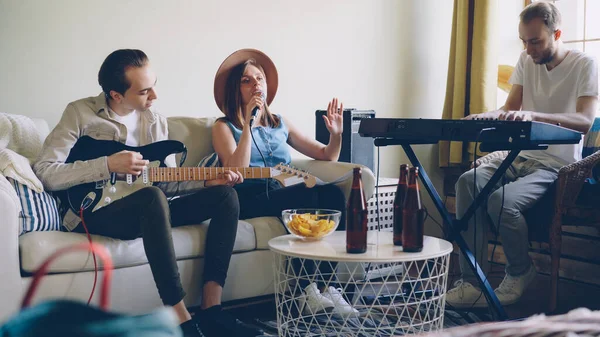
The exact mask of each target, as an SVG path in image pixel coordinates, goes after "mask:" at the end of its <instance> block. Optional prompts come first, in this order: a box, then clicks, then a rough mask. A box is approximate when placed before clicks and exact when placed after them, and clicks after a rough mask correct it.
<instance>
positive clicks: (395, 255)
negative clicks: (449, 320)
mask: <svg viewBox="0 0 600 337" xmlns="http://www.w3.org/2000/svg"><path fill="white" fill-rule="evenodd" d="M392 236H393V234H392V233H391V232H375V231H371V232H369V236H368V244H367V252H366V253H364V254H348V253H346V233H345V232H343V231H340V232H334V233H332V234H331V235H330V236H328V237H326V238H324V239H322V240H320V241H303V240H300V239H297V238H295V237H293V236H292V235H284V236H280V237H277V238H274V239H271V240H270V241H269V248H270V249H271V251H272V252H273V253H274V263H273V266H274V273H275V301H276V306H277V324H278V327H279V336H298V337H307V336H365V337H366V336H369V337H370V336H402V335H406V334H417V333H422V332H427V331H439V330H441V329H442V327H443V323H444V322H443V320H444V304H445V298H446V286H447V281H448V268H449V264H450V253H451V252H452V244H451V243H450V242H448V241H445V240H441V239H438V238H434V237H429V236H425V239H424V245H423V251H421V252H419V253H405V252H403V251H402V248H401V247H396V246H394V245H393V242H392ZM313 282H315V283H317V284H320V285H321V287H323V286H325V287H326V288H327V287H329V286H333V287H335V288H337V289H339V290H340V291H341V293H342V294H343V296H344V298H345V299H346V301H347V302H348V303H350V304H351V305H352V306H353V307H354V308H355V309H357V310H358V314H346V315H340V314H339V313H336V312H335V311H331V310H327V311H323V310H320V311H317V312H313V311H312V310H310V307H307V306H305V305H304V304H303V303H304V301H303V299H302V298H303V296H304V295H303V289H304V287H306V285H307V284H310V283H313Z"/></svg>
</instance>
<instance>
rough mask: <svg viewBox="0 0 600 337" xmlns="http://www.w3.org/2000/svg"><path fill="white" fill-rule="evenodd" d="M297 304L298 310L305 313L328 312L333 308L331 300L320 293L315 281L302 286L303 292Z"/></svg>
mask: <svg viewBox="0 0 600 337" xmlns="http://www.w3.org/2000/svg"><path fill="white" fill-rule="evenodd" d="M299 304H300V308H301V309H300V310H302V312H303V313H304V314H305V315H314V314H317V313H320V312H329V311H331V310H332V309H333V308H334V304H333V302H332V301H331V300H330V299H329V298H327V297H325V296H323V294H321V292H320V291H319V288H318V287H317V284H316V283H311V284H309V285H308V286H306V288H304V294H302V296H301V297H300V303H299Z"/></svg>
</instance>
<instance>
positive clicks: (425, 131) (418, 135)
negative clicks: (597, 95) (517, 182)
mask: <svg viewBox="0 0 600 337" xmlns="http://www.w3.org/2000/svg"><path fill="white" fill-rule="evenodd" d="M358 133H359V134H360V135H361V136H362V137H372V138H387V139H394V140H396V141H401V142H403V143H406V144H434V143H437V142H439V141H440V140H448V141H467V142H480V143H481V144H482V149H483V148H487V149H489V150H509V149H516V148H520V149H535V148H538V147H539V148H543V147H545V146H546V145H550V144H577V143H579V141H580V140H581V136H582V134H581V133H580V132H577V131H573V130H571V129H567V128H564V127H561V126H558V125H554V124H548V123H541V122H520V121H519V122H517V121H501V120H480V119H474V120H448V119H424V118H368V119H363V120H361V122H360V126H359V129H358ZM484 145H485V146H484Z"/></svg>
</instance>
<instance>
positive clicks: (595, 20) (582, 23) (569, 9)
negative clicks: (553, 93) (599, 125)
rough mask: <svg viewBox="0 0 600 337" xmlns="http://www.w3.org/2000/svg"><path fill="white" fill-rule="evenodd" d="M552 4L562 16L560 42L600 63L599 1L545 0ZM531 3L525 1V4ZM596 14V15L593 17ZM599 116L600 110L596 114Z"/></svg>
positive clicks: (528, 0) (527, 0)
mask: <svg viewBox="0 0 600 337" xmlns="http://www.w3.org/2000/svg"><path fill="white" fill-rule="evenodd" d="M546 1H548V2H552V3H554V4H555V5H556V7H557V8H558V9H559V10H560V13H561V15H562V27H561V29H562V31H563V34H562V40H563V43H564V44H565V46H566V47H567V48H570V49H577V50H581V51H583V52H586V53H588V54H590V55H593V56H594V57H596V60H598V61H600V17H598V13H600V1H599V0H546ZM529 3H531V0H526V1H525V4H526V5H527V4H529ZM594 13H596V15H594ZM597 115H598V116H600V108H599V111H598V113H597Z"/></svg>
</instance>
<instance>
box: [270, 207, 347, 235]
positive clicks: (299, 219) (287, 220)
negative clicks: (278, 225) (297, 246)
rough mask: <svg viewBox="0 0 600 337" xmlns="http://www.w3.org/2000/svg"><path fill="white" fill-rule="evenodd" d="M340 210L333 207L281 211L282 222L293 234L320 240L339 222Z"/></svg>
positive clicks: (331, 231) (333, 229)
mask: <svg viewBox="0 0 600 337" xmlns="http://www.w3.org/2000/svg"><path fill="white" fill-rule="evenodd" d="M341 216H342V212H340V211H336V210H333V209H314V208H299V209H286V210H284V211H282V212H281V217H282V219H283V223H284V224H285V227H286V228H287V230H288V232H290V233H291V234H292V235H293V236H295V237H297V238H300V239H302V240H307V241H316V240H321V239H322V238H324V237H326V236H327V235H329V234H331V233H333V232H334V231H335V230H336V228H337V227H338V226H339V224H340V217H341Z"/></svg>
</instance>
